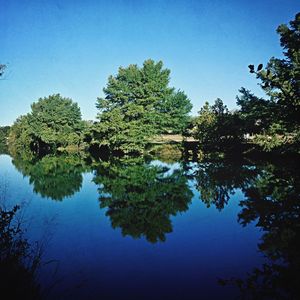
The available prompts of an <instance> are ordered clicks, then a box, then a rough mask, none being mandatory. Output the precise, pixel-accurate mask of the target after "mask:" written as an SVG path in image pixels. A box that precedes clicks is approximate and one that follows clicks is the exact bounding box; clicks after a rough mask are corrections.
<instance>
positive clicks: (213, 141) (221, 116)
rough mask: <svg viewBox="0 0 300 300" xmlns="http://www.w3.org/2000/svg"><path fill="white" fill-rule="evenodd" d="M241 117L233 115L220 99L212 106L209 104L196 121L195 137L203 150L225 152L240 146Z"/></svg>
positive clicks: (202, 109)
mask: <svg viewBox="0 0 300 300" xmlns="http://www.w3.org/2000/svg"><path fill="white" fill-rule="evenodd" d="M240 125H241V120H240V118H239V115H238V114H236V113H234V112H233V113H231V112H229V110H228V109H227V107H226V105H224V104H223V101H222V100H221V99H220V98H218V99H216V100H215V103H214V104H213V105H212V106H211V105H209V103H208V102H206V103H205V104H204V106H203V107H202V108H201V109H200V111H199V115H198V117H197V118H196V119H195V120H194V126H195V128H194V130H193V131H194V133H193V135H194V137H195V138H196V139H197V140H199V144H200V148H201V149H202V150H225V149H228V148H231V147H234V146H235V145H236V144H239V141H240V139H241V136H242V132H241V129H240V127H241V126H240Z"/></svg>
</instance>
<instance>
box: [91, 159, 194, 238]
mask: <svg viewBox="0 0 300 300" xmlns="http://www.w3.org/2000/svg"><path fill="white" fill-rule="evenodd" d="M94 182H95V183H96V184H98V185H99V189H98V190H99V194H100V197H99V201H100V207H101V208H105V207H106V208H107V209H108V210H107V212H106V215H107V216H108V217H109V218H110V220H111V224H112V227H113V228H117V227H120V228H121V230H122V234H123V235H124V236H126V235H130V236H132V237H133V238H140V237H142V236H144V237H145V238H146V239H147V241H149V242H151V243H156V242H158V241H165V239H166V233H170V232H172V222H171V219H170V217H171V216H175V215H176V214H177V213H178V212H183V211H186V210H187V209H188V205H189V203H190V202H191V199H192V195H193V194H192V192H191V191H190V189H189V186H188V181H187V178H186V177H185V176H184V174H183V172H182V170H181V169H174V170H170V169H169V168H168V167H164V166H158V165H151V164H146V163H145V162H144V161H143V160H132V159H131V160H117V161H110V162H103V163H102V164H100V165H99V166H98V168H97V172H96V176H95V178H94Z"/></svg>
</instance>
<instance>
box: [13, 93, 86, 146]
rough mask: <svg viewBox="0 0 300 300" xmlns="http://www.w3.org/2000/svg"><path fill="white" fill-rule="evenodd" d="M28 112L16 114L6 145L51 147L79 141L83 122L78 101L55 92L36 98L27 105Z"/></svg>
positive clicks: (78, 142)
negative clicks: (35, 100) (22, 114)
mask: <svg viewBox="0 0 300 300" xmlns="http://www.w3.org/2000/svg"><path fill="white" fill-rule="evenodd" d="M31 110H32V111H31V113H28V114H27V115H25V116H21V117H19V118H18V119H17V120H16V121H15V123H14V124H13V126H12V128H11V131H10V135H9V144H10V147H13V148H15V149H17V150H18V151H22V150H28V149H33V150H35V151H37V152H40V151H41V149H43V148H44V149H47V150H50V151H51V150H55V149H57V148H58V147H66V146H67V145H79V144H80V142H81V140H82V131H83V129H84V124H83V122H82V121H81V113H80V109H79V107H78V105H77V104H76V103H73V102H72V100H71V99H68V98H63V97H61V96H60V95H59V94H56V95H52V96H49V97H47V98H40V99H39V100H38V102H36V103H33V104H32V105H31Z"/></svg>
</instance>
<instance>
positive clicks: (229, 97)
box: [0, 0, 300, 126]
mask: <svg viewBox="0 0 300 300" xmlns="http://www.w3.org/2000/svg"><path fill="white" fill-rule="evenodd" d="M298 11H300V1H299V0H252V1H250V0H222V1H221V0H195V1H192V0H190V1H189V0H185V1H176V0H172V1H167V0H164V1H151V0H148V1H143V0H123V1H121V0H110V1H100V0H98V1H96V0H95V1H90V0H82V1H80V0H77V1H76V0H70V1H68V0H57V1H55V0H53V1H51V0H39V1H37V0H36V1H29V0H20V1H17V0H15V1H14V0H0V40H1V47H0V63H4V64H7V65H8V68H7V70H6V74H5V76H4V79H3V80H0V126H1V125H10V124H12V123H13V121H14V120H15V119H16V118H17V117H18V116H19V115H21V114H26V113H27V112H29V111H30V104H31V103H32V102H34V101H37V100H38V98H40V97H44V96H48V95H50V94H54V93H60V94H61V95H62V96H65V97H70V98H72V99H73V100H74V101H76V102H77V103H78V104H79V106H80V107H81V111H82V115H83V118H84V119H95V116H96V114H97V110H96V108H95V102H96V98H97V97H98V96H102V95H103V92H102V89H103V87H104V86H105V85H106V82H107V78H108V76H109V75H110V74H116V73H117V70H118V67H119V66H127V65H129V64H131V63H136V64H139V65H141V64H142V62H143V61H144V60H145V59H148V58H152V59H154V60H162V61H163V62H164V66H165V67H167V68H169V69H170V70H171V83H170V84H171V86H174V87H175V88H177V89H181V90H183V91H185V92H186V94H187V95H188V96H189V98H190V99H191V101H192V103H193V106H194V108H193V114H196V113H197V111H198V110H199V108H200V107H201V106H202V105H203V103H204V102H205V101H210V102H212V101H214V100H215V99H216V98H217V97H219V98H221V99H223V101H224V102H225V104H227V106H228V107H229V108H231V109H232V108H235V102H236V100H235V97H236V95H237V94H238V89H239V88H240V87H241V86H244V87H246V88H249V89H251V90H252V91H254V92H255V93H258V94H259V88H258V86H257V81H256V79H255V78H254V76H251V74H250V73H249V72H248V67H247V66H248V65H249V64H250V63H253V64H258V63H266V62H267V61H268V59H269V58H270V57H272V56H275V57H280V56H281V53H282V51H281V48H280V45H279V37H278V35H277V34H276V28H277V26H278V25H279V24H281V23H288V22H289V21H290V20H292V19H293V18H294V16H295V15H296V13H297V12H298Z"/></svg>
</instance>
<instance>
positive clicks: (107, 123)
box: [94, 60, 191, 153]
mask: <svg viewBox="0 0 300 300" xmlns="http://www.w3.org/2000/svg"><path fill="white" fill-rule="evenodd" d="M169 76H170V71H169V70H168V69H163V63H162V62H161V61H159V62H158V63H155V62H154V61H153V60H146V61H145V62H144V64H143V67H142V68H139V67H138V66H137V65H130V66H128V67H127V68H122V67H120V68H119V71H118V74H117V75H116V76H110V77H109V78H108V84H107V86H106V88H104V89H103V91H104V94H105V98H98V101H97V105H96V106H97V108H98V109H99V114H98V119H99V122H98V123H97V124H96V126H95V127H94V142H95V143H99V145H100V146H107V147H108V148H109V149H110V150H112V151H114V150H117V151H121V152H123V153H130V152H131V153H132V152H138V153H141V152H143V150H144V148H145V145H146V143H147V142H148V141H149V140H150V139H151V138H152V137H153V136H154V135H155V134H160V133H163V132H170V131H172V132H179V131H182V129H183V128H184V127H185V126H186V123H187V121H188V116H187V114H188V113H189V111H190V110H191V103H190V101H189V99H188V98H187V96H186V95H185V94H184V93H183V92H181V91H177V92H175V91H174V89H173V88H170V87H169V86H168V84H169V80H170V79H169Z"/></svg>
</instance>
